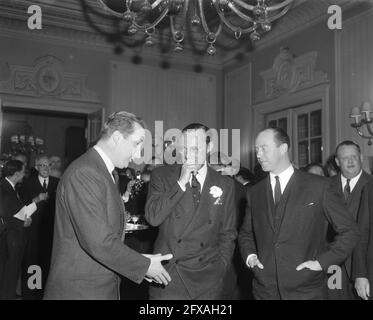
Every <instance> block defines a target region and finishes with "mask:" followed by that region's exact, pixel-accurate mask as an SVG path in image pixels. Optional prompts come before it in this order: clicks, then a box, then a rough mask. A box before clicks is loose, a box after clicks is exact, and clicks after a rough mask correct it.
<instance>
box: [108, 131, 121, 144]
mask: <svg viewBox="0 0 373 320" xmlns="http://www.w3.org/2000/svg"><path fill="white" fill-rule="evenodd" d="M121 137H122V134H121V133H120V132H119V131H118V130H115V131H114V132H113V134H112V135H111V139H113V141H114V143H115V144H117V143H118V142H119V141H120V139H121Z"/></svg>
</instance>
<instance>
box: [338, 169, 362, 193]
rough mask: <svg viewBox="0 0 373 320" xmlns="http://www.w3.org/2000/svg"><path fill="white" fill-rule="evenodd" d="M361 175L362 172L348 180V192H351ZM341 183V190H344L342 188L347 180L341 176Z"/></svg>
mask: <svg viewBox="0 0 373 320" xmlns="http://www.w3.org/2000/svg"><path fill="white" fill-rule="evenodd" d="M362 174H363V170H360V173H359V174H358V175H357V176H355V177H353V178H352V179H350V190H351V191H352V190H353V189H354V187H355V186H356V184H357V182H358V181H359V179H360V177H361V175H362ZM341 182H342V189H343V188H344V186H345V185H346V183H347V178H346V177H345V176H344V175H343V174H341Z"/></svg>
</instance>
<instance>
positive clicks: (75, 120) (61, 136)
mask: <svg viewBox="0 0 373 320" xmlns="http://www.w3.org/2000/svg"><path fill="white" fill-rule="evenodd" d="M86 127H87V115H86V114H79V113H68V112H59V111H44V110H34V109H22V108H6V107H3V108H2V128H1V130H2V132H1V154H7V153H9V152H10V151H11V148H12V146H11V137H12V136H15V135H18V137H19V136H21V135H25V136H26V137H28V136H30V135H32V136H34V137H35V138H36V137H38V138H40V139H42V140H43V142H44V144H43V149H44V152H45V153H46V154H47V155H50V156H52V155H55V156H58V157H60V158H61V159H62V161H63V164H64V167H67V166H68V165H69V164H70V163H71V162H72V161H73V160H75V159H76V158H77V157H79V156H80V155H81V154H83V153H84V152H85V150H86V146H87V139H86ZM29 161H30V162H31V163H30V164H31V165H33V163H32V159H29Z"/></svg>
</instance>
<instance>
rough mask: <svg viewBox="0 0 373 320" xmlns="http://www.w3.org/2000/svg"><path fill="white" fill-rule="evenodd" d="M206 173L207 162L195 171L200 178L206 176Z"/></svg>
mask: <svg viewBox="0 0 373 320" xmlns="http://www.w3.org/2000/svg"><path fill="white" fill-rule="evenodd" d="M206 175H207V164H206V162H205V163H204V164H203V166H202V167H201V169H199V170H198V171H197V174H196V176H199V177H200V178H202V179H205V178H206Z"/></svg>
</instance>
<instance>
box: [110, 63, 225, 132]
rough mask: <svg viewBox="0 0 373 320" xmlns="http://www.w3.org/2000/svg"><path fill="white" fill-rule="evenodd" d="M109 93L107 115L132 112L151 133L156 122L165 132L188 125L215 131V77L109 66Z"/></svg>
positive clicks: (147, 68) (114, 64)
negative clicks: (140, 118)
mask: <svg viewBox="0 0 373 320" xmlns="http://www.w3.org/2000/svg"><path fill="white" fill-rule="evenodd" d="M110 90H111V103H110V108H109V109H110V112H112V111H119V110H126V111H129V112H133V113H135V114H136V115H138V116H140V117H142V118H143V119H144V120H145V122H146V123H147V125H148V127H149V129H150V130H151V131H152V132H154V122H155V121H156V120H162V121H163V125H164V130H167V129H170V128H179V129H182V128H183V127H184V126H185V125H187V124H189V123H191V122H201V123H204V124H206V125H207V126H209V127H212V128H216V127H218V124H217V112H218V110H217V101H216V100H217V99H216V97H217V92H216V90H217V88H216V77H215V76H214V75H206V74H197V73H193V72H186V71H178V70H170V69H169V70H161V69H159V67H150V66H144V65H141V66H136V65H133V64H127V63H112V65H111V84H110Z"/></svg>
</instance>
